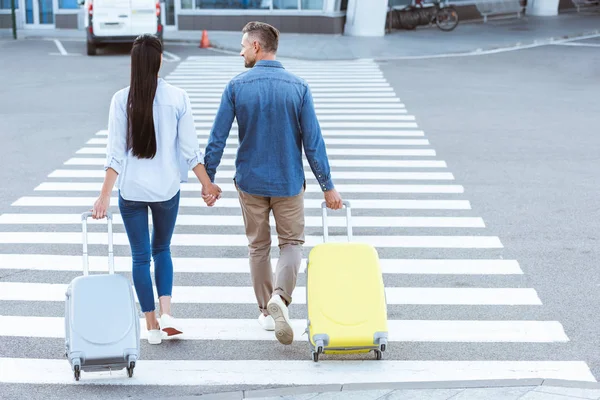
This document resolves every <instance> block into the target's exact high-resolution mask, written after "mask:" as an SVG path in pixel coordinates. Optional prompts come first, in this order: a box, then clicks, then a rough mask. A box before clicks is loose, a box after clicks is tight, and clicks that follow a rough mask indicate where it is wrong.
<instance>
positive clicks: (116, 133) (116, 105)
mask: <svg viewBox="0 0 600 400" xmlns="http://www.w3.org/2000/svg"><path fill="white" fill-rule="evenodd" d="M126 142H127V114H126V112H125V108H124V105H123V104H120V102H119V93H117V94H115V95H114V96H113V98H112V100H111V102H110V109H109V112H108V143H107V145H106V161H105V162H104V170H105V171H106V170H107V169H109V168H112V169H114V170H115V172H116V173H117V174H121V172H122V170H123V166H124V165H125V157H126V155H127V149H126V147H127V143H126Z"/></svg>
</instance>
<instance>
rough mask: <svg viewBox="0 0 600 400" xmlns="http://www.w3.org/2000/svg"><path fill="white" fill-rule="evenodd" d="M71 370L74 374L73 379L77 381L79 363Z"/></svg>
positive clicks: (79, 373)
mask: <svg viewBox="0 0 600 400" xmlns="http://www.w3.org/2000/svg"><path fill="white" fill-rule="evenodd" d="M73 371H74V372H73V374H74V375H75V380H76V381H79V377H80V376H81V370H80V369H79V365H76V366H75V368H74V369H73Z"/></svg>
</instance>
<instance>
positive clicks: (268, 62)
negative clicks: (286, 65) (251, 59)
mask: <svg viewBox="0 0 600 400" xmlns="http://www.w3.org/2000/svg"><path fill="white" fill-rule="evenodd" d="M254 66H255V67H272V68H283V64H281V62H279V61H277V60H260V61H258V62H257V63H256V64H254Z"/></svg>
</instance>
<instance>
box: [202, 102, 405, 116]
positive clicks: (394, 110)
mask: <svg viewBox="0 0 600 400" xmlns="http://www.w3.org/2000/svg"><path fill="white" fill-rule="evenodd" d="M192 110H193V111H194V115H198V116H200V115H212V116H213V117H214V115H215V114H216V113H217V111H218V110H219V108H218V107H213V108H203V107H197V106H193V107H192ZM357 114H362V115H365V114H368V115H369V117H368V118H371V117H370V116H371V115H377V116H379V117H384V118H385V117H387V116H389V114H392V115H394V114H408V111H407V110H406V108H402V107H397V105H396V104H390V107H389V108H388V107H380V108H376V109H372V110H366V109H361V108H360V107H356V105H355V104H353V105H352V108H350V107H347V108H345V109H325V110H319V111H317V118H318V119H321V118H323V117H326V118H327V117H328V116H330V115H339V117H338V118H344V119H345V118H346V115H357ZM329 118H331V117H329Z"/></svg>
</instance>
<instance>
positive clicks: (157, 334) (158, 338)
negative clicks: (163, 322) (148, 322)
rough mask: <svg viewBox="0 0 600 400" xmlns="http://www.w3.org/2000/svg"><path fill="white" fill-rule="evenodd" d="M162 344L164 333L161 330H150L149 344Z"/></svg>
mask: <svg viewBox="0 0 600 400" xmlns="http://www.w3.org/2000/svg"><path fill="white" fill-rule="evenodd" d="M161 342H162V331H161V330H160V329H150V330H149V331H148V343H150V344H160V343H161Z"/></svg>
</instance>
